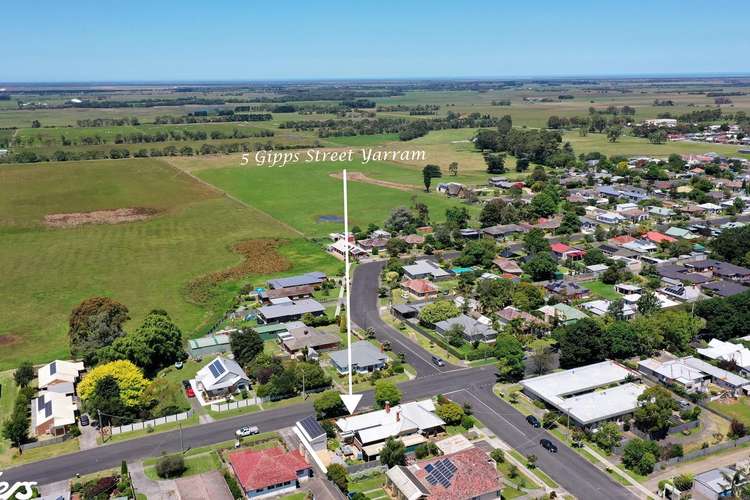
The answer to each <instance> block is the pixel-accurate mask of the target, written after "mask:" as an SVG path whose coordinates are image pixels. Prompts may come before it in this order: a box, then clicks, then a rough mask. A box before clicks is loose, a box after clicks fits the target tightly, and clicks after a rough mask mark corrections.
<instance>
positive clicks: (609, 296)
mask: <svg viewBox="0 0 750 500" xmlns="http://www.w3.org/2000/svg"><path fill="white" fill-rule="evenodd" d="M582 285H583V286H585V287H586V288H588V289H589V290H591V293H593V294H594V295H598V296H599V297H601V298H602V299H606V300H617V299H619V298H621V297H622V295H620V294H619V293H617V292H615V286H614V285H608V284H606V283H602V281H601V280H596V281H587V282H585V283H582Z"/></svg>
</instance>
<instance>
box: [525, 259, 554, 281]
mask: <svg viewBox="0 0 750 500" xmlns="http://www.w3.org/2000/svg"><path fill="white" fill-rule="evenodd" d="M524 269H525V270H526V272H527V273H529V274H530V275H531V279H532V280H534V281H543V280H549V279H552V278H554V276H555V272H556V271H557V261H556V260H555V258H554V257H552V254H551V253H549V252H539V253H537V254H535V255H534V256H533V257H532V258H531V259H530V260H529V261H528V262H527V263H526V266H525V268H524Z"/></svg>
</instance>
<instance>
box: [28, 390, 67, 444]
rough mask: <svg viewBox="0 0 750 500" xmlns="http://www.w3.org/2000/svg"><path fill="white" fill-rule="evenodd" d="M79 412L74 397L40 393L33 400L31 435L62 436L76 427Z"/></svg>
mask: <svg viewBox="0 0 750 500" xmlns="http://www.w3.org/2000/svg"><path fill="white" fill-rule="evenodd" d="M63 383H64V384H68V382H63ZM77 411H78V407H77V406H76V403H75V402H74V401H73V397H72V396H69V395H66V394H60V393H57V392H53V391H43V392H40V393H39V395H38V396H37V397H35V398H34V399H32V400H31V434H32V435H33V436H42V435H44V434H50V435H52V436H62V435H64V434H65V433H67V432H68V430H69V429H70V428H71V427H72V426H75V425H76V412H77Z"/></svg>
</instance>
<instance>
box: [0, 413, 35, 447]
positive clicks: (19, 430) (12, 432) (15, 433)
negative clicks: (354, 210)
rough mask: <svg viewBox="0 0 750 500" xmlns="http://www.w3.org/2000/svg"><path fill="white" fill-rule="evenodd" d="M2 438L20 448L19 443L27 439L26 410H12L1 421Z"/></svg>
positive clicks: (27, 422)
mask: <svg viewBox="0 0 750 500" xmlns="http://www.w3.org/2000/svg"><path fill="white" fill-rule="evenodd" d="M24 410H26V408H25V409H24ZM3 438H5V439H7V440H8V441H10V442H11V444H12V445H13V446H15V447H16V448H18V449H19V451H20V450H21V445H22V444H23V443H25V442H26V441H28V439H29V417H28V416H26V411H23V412H21V411H14V412H13V413H12V414H11V416H10V417H8V418H7V419H6V420H5V422H3Z"/></svg>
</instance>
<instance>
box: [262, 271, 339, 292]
mask: <svg viewBox="0 0 750 500" xmlns="http://www.w3.org/2000/svg"><path fill="white" fill-rule="evenodd" d="M326 279H327V277H326V275H325V273H321V272H317V271H314V272H311V273H306V274H301V275H299V276H289V277H288V278H277V279H274V280H270V281H269V282H268V286H269V287H270V288H271V289H277V288H290V287H297V286H305V285H312V286H316V285H320V284H321V283H323V282H324V281H325V280H326Z"/></svg>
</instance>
